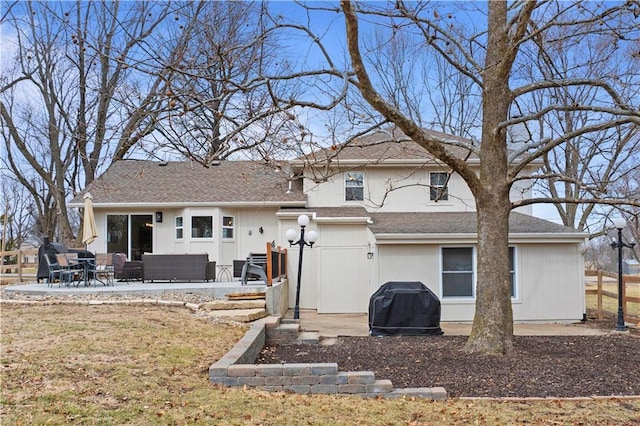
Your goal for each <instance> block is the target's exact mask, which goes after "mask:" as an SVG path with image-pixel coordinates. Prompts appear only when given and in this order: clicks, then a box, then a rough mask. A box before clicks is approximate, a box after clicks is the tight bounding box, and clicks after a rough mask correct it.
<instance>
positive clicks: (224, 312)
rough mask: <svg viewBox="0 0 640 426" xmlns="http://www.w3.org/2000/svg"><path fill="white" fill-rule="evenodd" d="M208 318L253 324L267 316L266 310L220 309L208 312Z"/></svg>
mask: <svg viewBox="0 0 640 426" xmlns="http://www.w3.org/2000/svg"><path fill="white" fill-rule="evenodd" d="M207 316H210V317H214V318H222V319H225V320H229V321H237V322H251V321H255V320H257V319H260V318H264V317H266V316H267V311H266V310H265V309H261V308H256V309H218V310H213V311H208V312H207Z"/></svg>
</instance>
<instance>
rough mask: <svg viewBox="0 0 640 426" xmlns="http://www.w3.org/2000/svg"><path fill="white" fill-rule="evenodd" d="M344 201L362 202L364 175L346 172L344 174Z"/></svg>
mask: <svg viewBox="0 0 640 426" xmlns="http://www.w3.org/2000/svg"><path fill="white" fill-rule="evenodd" d="M344 199H345V201H363V200H364V173H362V172H347V173H345V174H344Z"/></svg>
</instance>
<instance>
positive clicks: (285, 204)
mask: <svg viewBox="0 0 640 426" xmlns="http://www.w3.org/2000/svg"><path fill="white" fill-rule="evenodd" d="M305 204H306V202H305V201H231V202H228V201H221V202H179V203H93V207H94V209H96V208H119V209H124V208H154V209H158V208H187V207H303V206H304V205H305ZM68 206H69V207H84V203H69V204H68Z"/></svg>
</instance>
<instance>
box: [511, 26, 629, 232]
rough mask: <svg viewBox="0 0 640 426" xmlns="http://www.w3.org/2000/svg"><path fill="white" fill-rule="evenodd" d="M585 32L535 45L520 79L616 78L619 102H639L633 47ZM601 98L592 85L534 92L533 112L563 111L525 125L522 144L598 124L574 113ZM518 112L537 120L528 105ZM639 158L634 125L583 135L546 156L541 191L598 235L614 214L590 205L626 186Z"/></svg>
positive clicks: (566, 218)
mask: <svg viewBox="0 0 640 426" xmlns="http://www.w3.org/2000/svg"><path fill="white" fill-rule="evenodd" d="M584 25H585V28H584V30H583V31H582V32H581V33H578V34H576V35H573V36H571V37H569V36H568V35H569V31H572V30H573V29H574V28H572V27H559V28H556V29H555V30H553V31H549V33H550V34H549V35H547V38H546V39H544V40H543V39H542V38H541V37H539V38H537V39H536V44H538V45H539V46H540V47H539V49H538V51H537V53H535V57H533V58H532V59H535V60H531V61H530V62H529V63H526V64H523V65H522V66H521V67H520V68H519V73H518V74H519V76H520V77H521V78H522V79H523V80H525V81H531V82H535V81H536V80H537V79H539V78H543V79H544V80H547V81H558V80H561V81H568V80H569V79H571V78H572V77H573V76H574V75H575V72H576V71H575V70H576V68H578V69H580V71H581V74H582V76H583V78H593V79H594V80H597V79H599V78H600V76H603V75H604V76H607V75H608V76H615V77H614V79H615V80H617V87H616V90H618V91H619V92H620V96H621V97H623V98H624V99H634V98H637V97H638V95H639V94H640V92H639V91H640V87H639V86H638V85H637V84H636V80H637V76H638V73H637V71H636V70H637V67H638V64H639V61H638V60H637V58H634V55H633V52H631V53H632V54H631V55H629V53H630V52H629V48H632V47H633V46H629V45H624V44H622V45H620V43H619V40H618V39H619V37H620V35H619V34H617V33H615V32H612V33H607V34H602V36H601V37H598V38H594V37H592V36H591V34H590V33H591V32H597V31H598V29H599V27H600V25H601V23H600V22H589V23H585V24H584ZM589 30H590V31H589ZM551 34H552V35H553V37H550V35H551ZM625 47H626V48H625ZM531 55H532V56H533V55H534V53H533V52H532V53H531ZM636 56H638V55H636ZM600 98H601V90H600V88H599V87H597V86H594V85H576V86H558V87H555V88H549V89H548V91H546V92H535V93H532V94H531V96H530V97H528V98H526V99H525V101H527V102H530V103H531V104H532V105H533V108H531V110H533V111H536V110H537V111H545V110H549V107H550V106H552V105H554V104H555V105H564V106H565V108H562V109H560V108H555V109H551V110H549V113H548V114H544V115H540V116H539V117H538V119H537V120H535V121H532V122H531V123H526V122H525V123H523V126H525V127H526V128H525V131H524V132H523V133H524V134H525V138H524V139H523V140H522V141H520V142H523V143H529V142H532V141H533V140H534V139H535V140H543V139H545V138H554V137H557V136H559V135H562V134H567V133H571V132H573V131H574V130H576V129H581V128H584V127H585V126H588V125H589V124H590V123H592V122H593V112H592V111H590V110H587V109H585V108H579V109H573V108H572V107H573V106H574V105H598V104H599V103H600ZM515 107H516V108H515V112H512V114H513V115H516V116H521V115H522V114H524V113H526V114H530V113H531V110H530V109H529V108H527V107H525V106H520V105H515ZM638 152H640V131H639V130H638V126H637V125H635V124H633V123H628V124H626V125H620V126H617V127H615V128H608V129H602V130H600V131H593V132H589V133H585V134H582V135H579V136H577V137H575V138H572V139H569V140H567V141H566V142H565V143H564V144H562V145H559V146H557V147H556V148H554V149H553V150H551V151H549V152H547V153H546V154H545V155H544V156H543V159H544V165H543V167H542V170H541V174H542V177H541V179H539V180H538V183H539V189H541V190H542V191H543V193H544V194H546V196H547V197H548V198H549V199H553V200H559V199H563V198H564V199H566V200H568V202H565V203H561V202H557V203H554V206H555V208H556V210H557V212H558V215H559V216H560V218H561V219H562V222H563V224H564V225H566V226H569V227H573V228H576V229H579V230H588V231H589V232H590V233H591V234H592V235H598V234H599V233H600V231H601V230H602V228H603V227H606V225H607V224H606V212H607V211H609V210H610V209H609V208H605V209H602V208H600V207H599V206H598V204H596V203H595V202H592V201H597V200H600V199H603V198H607V197H610V196H612V195H613V193H612V192H611V191H610V189H611V188H612V186H613V185H612V183H614V182H616V181H618V180H619V179H623V178H624V177H625V175H626V174H627V173H628V172H629V171H630V170H631V169H632V168H633V167H635V162H633V161H630V159H631V158H632V156H633V155H634V154H636V153H638ZM577 200H580V201H584V203H578V202H576V201H577ZM603 213H605V214H603Z"/></svg>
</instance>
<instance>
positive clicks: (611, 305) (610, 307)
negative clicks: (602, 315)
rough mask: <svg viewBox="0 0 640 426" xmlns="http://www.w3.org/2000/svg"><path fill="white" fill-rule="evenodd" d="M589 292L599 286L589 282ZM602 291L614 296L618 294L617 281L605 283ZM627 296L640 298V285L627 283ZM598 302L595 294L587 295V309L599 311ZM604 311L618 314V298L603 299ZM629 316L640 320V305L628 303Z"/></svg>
mask: <svg viewBox="0 0 640 426" xmlns="http://www.w3.org/2000/svg"><path fill="white" fill-rule="evenodd" d="M586 288H587V290H596V289H597V285H596V284H595V283H592V282H589V283H588V284H587V285H586ZM602 290H604V291H608V292H611V293H614V294H616V295H617V294H618V284H617V282H616V281H609V280H607V281H605V282H603V284H602ZM626 295H627V296H628V297H639V298H640V283H627V287H626ZM597 308H598V300H597V296H596V295H595V294H587V309H592V310H594V311H595V310H597ZM602 309H603V311H606V312H610V313H615V312H618V298H617V296H616V297H607V296H603V297H602ZM627 315H630V316H633V317H635V318H640V303H630V302H627Z"/></svg>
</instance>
